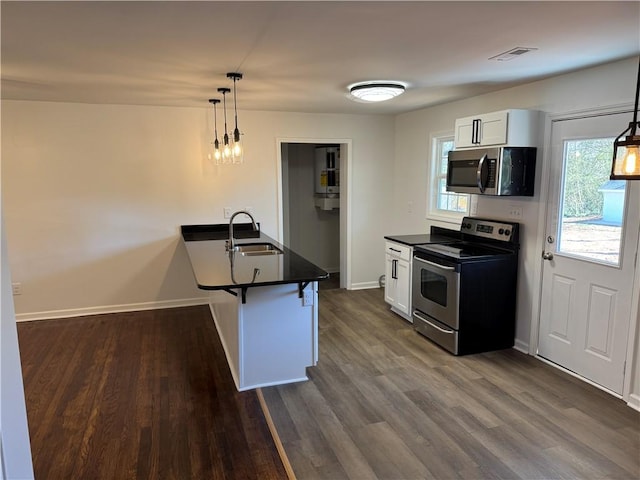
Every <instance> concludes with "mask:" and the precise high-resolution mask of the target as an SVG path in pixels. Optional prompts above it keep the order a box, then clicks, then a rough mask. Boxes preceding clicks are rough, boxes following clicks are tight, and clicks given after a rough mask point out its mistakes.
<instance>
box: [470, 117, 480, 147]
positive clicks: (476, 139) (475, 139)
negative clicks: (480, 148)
mask: <svg viewBox="0 0 640 480" xmlns="http://www.w3.org/2000/svg"><path fill="white" fill-rule="evenodd" d="M471 136H472V138H471V143H475V144H476V145H478V144H479V143H480V119H479V118H476V119H475V120H474V121H473V129H472V135H471Z"/></svg>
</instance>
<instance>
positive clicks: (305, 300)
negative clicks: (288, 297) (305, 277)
mask: <svg viewBox="0 0 640 480" xmlns="http://www.w3.org/2000/svg"><path fill="white" fill-rule="evenodd" d="M302 305H303V306H305V307H308V306H310V305H313V290H312V289H310V288H305V289H304V291H303V292H302Z"/></svg>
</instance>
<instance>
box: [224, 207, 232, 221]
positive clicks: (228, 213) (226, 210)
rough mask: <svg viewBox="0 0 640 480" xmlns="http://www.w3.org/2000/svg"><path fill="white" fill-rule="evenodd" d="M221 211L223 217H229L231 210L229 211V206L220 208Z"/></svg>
mask: <svg viewBox="0 0 640 480" xmlns="http://www.w3.org/2000/svg"><path fill="white" fill-rule="evenodd" d="M222 211H223V212H224V218H227V219H229V218H231V215H232V212H231V207H224V208H223V209H222Z"/></svg>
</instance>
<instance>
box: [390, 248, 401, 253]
mask: <svg viewBox="0 0 640 480" xmlns="http://www.w3.org/2000/svg"><path fill="white" fill-rule="evenodd" d="M389 250H391V251H392V252H397V253H400V252H401V250H398V249H397V248H393V247H389Z"/></svg>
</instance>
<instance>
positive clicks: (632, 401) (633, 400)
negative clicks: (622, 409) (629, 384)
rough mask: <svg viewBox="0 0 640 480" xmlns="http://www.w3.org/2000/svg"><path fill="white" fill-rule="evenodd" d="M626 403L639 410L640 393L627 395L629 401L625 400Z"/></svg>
mask: <svg viewBox="0 0 640 480" xmlns="http://www.w3.org/2000/svg"><path fill="white" fill-rule="evenodd" d="M627 405H628V406H629V407H631V408H633V409H634V410H637V411H639V412H640V395H636V394H633V395H629V401H628V402H627Z"/></svg>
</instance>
